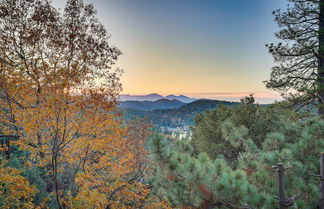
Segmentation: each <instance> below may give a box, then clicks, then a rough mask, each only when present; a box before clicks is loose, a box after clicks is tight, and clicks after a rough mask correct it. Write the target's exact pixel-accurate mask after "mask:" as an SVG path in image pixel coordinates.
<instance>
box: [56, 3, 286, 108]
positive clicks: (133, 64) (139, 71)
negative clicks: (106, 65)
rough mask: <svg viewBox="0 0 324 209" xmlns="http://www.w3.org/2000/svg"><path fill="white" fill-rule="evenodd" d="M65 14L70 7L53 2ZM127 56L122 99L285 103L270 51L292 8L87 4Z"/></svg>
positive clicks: (120, 62)
mask: <svg viewBox="0 0 324 209" xmlns="http://www.w3.org/2000/svg"><path fill="white" fill-rule="evenodd" d="M52 1H53V3H54V5H55V6H56V7H60V8H62V7H63V6H64V4H65V1H64V0H52ZM90 2H91V3H93V4H94V6H95V8H96V9H97V16H98V19H99V20H100V21H101V22H102V23H103V24H104V25H105V26H106V28H107V30H108V32H109V34H110V35H111V38H110V44H111V45H114V46H117V47H118V48H119V49H120V50H121V51H122V52H123V55H122V56H121V57H120V58H119V60H118V63H117V66H118V67H120V68H122V69H123V70H124V74H123V75H122V78H121V81H122V84H123V92H122V93H123V94H148V93H159V94H162V95H167V94H175V95H179V94H185V95H187V96H191V97H195V98H210V99H226V100H231V101H233V100H234V101H235V100H238V99H239V98H241V97H244V96H246V95H248V94H251V93H254V95H255V97H256V99H257V101H259V102H260V103H269V102H273V101H275V100H280V98H281V97H280V96H279V93H277V92H275V91H273V90H268V89H266V87H265V85H264V83H263V81H264V80H267V79H268V78H269V76H270V72H271V67H272V66H273V65H274V64H275V63H274V62H273V59H272V57H271V55H270V54H269V53H268V52H267V49H266V47H265V44H266V43H270V42H274V41H276V40H275V37H274V33H275V32H276V31H278V29H279V28H278V27H277V25H276V24H275V22H274V21H273V19H274V17H273V16H272V11H273V10H275V9H278V8H283V7H284V6H285V5H286V4H287V1H286V0H85V3H90Z"/></svg>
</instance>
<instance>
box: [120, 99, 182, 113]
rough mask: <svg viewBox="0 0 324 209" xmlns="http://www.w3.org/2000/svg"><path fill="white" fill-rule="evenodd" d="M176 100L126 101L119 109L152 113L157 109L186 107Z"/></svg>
mask: <svg viewBox="0 0 324 209" xmlns="http://www.w3.org/2000/svg"><path fill="white" fill-rule="evenodd" d="M184 104H185V103H182V102H180V101H178V100H176V99H173V100H168V99H159V100H157V101H154V102H152V101H125V102H121V103H120V105H119V108H122V109H134V110H142V111H152V110H157V109H172V108H178V107H181V106H182V105H184Z"/></svg>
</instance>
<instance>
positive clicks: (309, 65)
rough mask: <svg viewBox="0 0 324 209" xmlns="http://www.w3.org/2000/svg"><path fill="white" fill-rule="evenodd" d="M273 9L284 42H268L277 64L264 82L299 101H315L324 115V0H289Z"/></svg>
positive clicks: (278, 35)
mask: <svg viewBox="0 0 324 209" xmlns="http://www.w3.org/2000/svg"><path fill="white" fill-rule="evenodd" d="M289 2H290V3H291V4H289V5H288V8H287V10H286V11H280V10H276V11H274V12H273V14H274V16H275V21H276V22H277V24H278V25H279V27H281V30H280V31H279V32H277V33H276V34H275V35H276V37H277V38H278V39H281V40H282V41H283V42H280V43H277V44H273V43H271V44H267V45H266V46H267V47H268V49H269V52H270V53H271V54H272V55H273V57H274V60H275V62H276V63H277V65H276V66H274V67H273V68H272V72H271V77H270V79H269V80H267V81H265V83H266V86H267V87H268V88H271V89H275V90H279V91H280V92H282V93H283V94H284V95H285V96H292V97H290V98H298V101H303V102H305V101H307V102H309V101H311V102H313V103H316V104H318V111H319V113H320V114H321V115H324V0H289Z"/></svg>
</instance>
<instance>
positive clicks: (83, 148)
mask: <svg viewBox="0 0 324 209" xmlns="http://www.w3.org/2000/svg"><path fill="white" fill-rule="evenodd" d="M95 15H96V11H95V10H94V7H93V5H92V4H89V5H84V4H83V1H82V0H68V1H67V4H66V7H65V9H64V11H63V12H61V11H59V10H57V9H55V8H54V7H53V6H52V5H51V3H50V2H49V1H46V0H35V1H29V0H21V1H18V0H12V1H11V0H10V1H0V50H1V51H2V52H3V53H1V54H0V107H1V108H0V131H1V134H3V135H6V136H13V137H14V138H15V140H10V141H7V143H6V144H5V145H3V147H2V151H5V152H8V156H7V157H8V158H10V150H11V147H13V146H14V147H17V148H19V150H21V151H23V152H24V153H25V154H26V158H25V159H24V160H25V164H26V166H30V167H38V168H42V169H44V170H45V172H44V175H43V176H42V178H43V181H44V182H45V183H46V192H47V193H48V195H47V198H48V199H50V198H51V200H49V201H51V202H52V203H53V202H54V203H55V204H56V207H58V208H134V207H135V208H136V207H149V205H154V204H156V205H157V208H158V207H161V208H163V207H164V205H167V203H164V202H163V201H160V200H158V199H155V198H154V197H151V195H150V194H149V189H148V188H147V186H145V185H143V184H142V183H141V182H140V178H141V176H142V173H143V170H144V169H145V167H146V158H145V149H144V143H145V140H146V138H147V136H148V135H149V134H150V132H149V130H148V129H149V127H148V126H147V125H145V124H144V123H142V124H141V123H137V124H135V123H133V124H131V125H125V124H124V123H123V120H122V116H121V114H120V113H119V112H118V109H117V106H116V105H117V101H116V99H117V97H118V94H119V92H120V91H121V85H120V83H119V76H120V72H121V71H120V70H119V69H118V68H117V69H115V70H114V69H113V68H112V66H113V65H114V64H115V61H116V60H117V57H118V56H119V55H120V54H121V52H120V51H119V49H118V48H116V47H113V46H111V45H110V44H108V38H109V35H108V33H107V32H106V30H105V28H104V26H103V25H102V24H101V23H100V22H99V21H98V20H97V18H96V17H95ZM8 172H9V173H12V172H14V171H10V170H7V168H3V169H2V170H1V173H0V175H8ZM17 175H18V174H17ZM17 178H18V177H17ZM7 181H8V182H10V181H9V180H6V182H7ZM8 185H9V186H10V187H12V186H13V184H8ZM26 186H28V184H27V183H26ZM31 188H32V187H30V188H29V189H31ZM13 189H14V187H13ZM26 189H28V188H26ZM30 191H31V190H30ZM30 194H31V195H32V194H33V192H30ZM9 203H10V202H8V204H9Z"/></svg>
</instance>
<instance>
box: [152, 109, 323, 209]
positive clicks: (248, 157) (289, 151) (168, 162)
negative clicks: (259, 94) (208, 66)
mask: <svg viewBox="0 0 324 209" xmlns="http://www.w3.org/2000/svg"><path fill="white" fill-rule="evenodd" d="M196 122H197V126H196V127H195V129H194V136H193V138H192V141H188V140H182V141H176V142H174V141H168V140H167V139H164V138H163V137H161V136H155V137H153V138H152V140H151V143H150V149H151V155H152V161H153V162H152V166H153V169H152V170H151V175H150V176H151V178H150V179H149V183H150V184H151V185H152V188H153V191H154V192H155V193H156V194H158V195H161V196H165V197H167V198H168V199H169V201H170V202H171V203H172V204H173V206H174V207H179V208H180V207H191V208H219V209H221V208H255V209H256V208H257V209H260V208H262V209H263V208H265V209H267V208H269V209H270V208H271V209H273V208H278V200H277V199H276V196H277V195H278V183H277V172H276V170H275V169H273V168H272V166H273V165H277V164H278V163H283V164H284V166H285V167H289V168H287V169H286V171H285V175H286V178H285V183H286V195H287V197H291V196H294V195H301V197H300V198H299V199H298V200H297V201H296V202H295V203H294V205H293V207H292V208H300V209H304V208H316V207H317V204H318V200H319V195H320V194H319V179H318V178H316V177H314V176H313V175H312V174H319V167H320V164H319V154H320V152H321V151H323V150H324V121H323V119H320V118H319V117H317V116H314V115H307V114H305V113H303V114H300V113H296V112H294V111H292V110H291V109H288V108H286V105H284V104H275V105H272V106H260V105H253V104H251V103H243V104H242V105H241V106H239V107H235V108H226V107H220V108H218V109H216V110H212V111H208V112H205V113H203V114H202V115H199V116H198V117H197V118H196ZM198 136H199V138H197V137H198ZM199 140H200V141H199ZM198 142H199V143H198ZM204 149H205V150H204ZM234 162H235V163H234Z"/></svg>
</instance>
